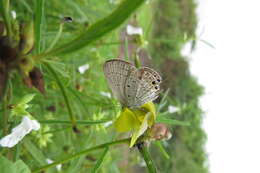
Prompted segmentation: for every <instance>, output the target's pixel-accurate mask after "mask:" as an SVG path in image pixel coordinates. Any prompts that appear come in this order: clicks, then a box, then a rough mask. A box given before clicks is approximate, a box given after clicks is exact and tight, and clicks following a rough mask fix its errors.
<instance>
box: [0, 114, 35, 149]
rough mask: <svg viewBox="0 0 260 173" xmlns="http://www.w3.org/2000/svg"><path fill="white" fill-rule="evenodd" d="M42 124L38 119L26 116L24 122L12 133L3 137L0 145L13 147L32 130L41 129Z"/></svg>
mask: <svg viewBox="0 0 260 173" xmlns="http://www.w3.org/2000/svg"><path fill="white" fill-rule="evenodd" d="M39 129H40V124H39V123H38V121H36V120H31V119H30V118H29V117H28V116H24V117H23V119H22V122H21V123H20V124H19V125H18V126H16V127H15V128H13V129H12V132H11V134H9V135H7V136H5V137H3V138H2V139H1V140H0V146H2V147H9V148H11V147H13V146H15V145H16V144H17V143H18V142H19V141H21V140H22V139H23V137H24V136H25V135H27V134H28V133H30V132H31V131H32V130H39Z"/></svg>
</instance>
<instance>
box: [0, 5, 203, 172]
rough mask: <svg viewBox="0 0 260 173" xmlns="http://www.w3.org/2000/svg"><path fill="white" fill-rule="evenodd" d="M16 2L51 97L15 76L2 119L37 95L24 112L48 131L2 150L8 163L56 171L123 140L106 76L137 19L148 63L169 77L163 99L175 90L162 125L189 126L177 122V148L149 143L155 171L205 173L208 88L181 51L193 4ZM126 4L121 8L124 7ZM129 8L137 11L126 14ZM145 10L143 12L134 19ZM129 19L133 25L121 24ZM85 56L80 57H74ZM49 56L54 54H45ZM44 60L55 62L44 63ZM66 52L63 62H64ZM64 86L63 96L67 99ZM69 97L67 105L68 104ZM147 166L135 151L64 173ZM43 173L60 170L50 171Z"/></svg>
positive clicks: (163, 106)
mask: <svg viewBox="0 0 260 173" xmlns="http://www.w3.org/2000/svg"><path fill="white" fill-rule="evenodd" d="M10 2H11V4H10V9H11V11H15V12H16V16H17V18H16V19H15V20H12V21H13V22H12V26H13V27H15V26H16V27H17V23H18V22H17V21H19V22H20V23H25V24H27V23H30V22H31V21H34V23H35V28H34V29H35V48H34V50H33V51H32V52H31V53H30V54H29V56H28V57H30V58H35V59H34V60H35V61H34V63H35V64H34V65H35V67H37V68H38V69H39V70H40V72H41V74H42V75H43V79H44V86H43V87H44V88H45V92H44V93H41V92H42V91H43V90H42V91H41V92H39V88H38V89H37V87H28V85H27V86H26V85H25V84H24V80H25V76H24V74H23V75H21V71H19V70H17V69H16V70H13V71H11V72H10V74H9V79H10V80H9V81H8V83H7V85H8V92H7V93H6V95H7V98H8V101H7V103H5V104H3V106H5V105H6V104H7V106H8V109H7V110H6V108H7V107H3V106H2V107H1V108H0V114H1V115H4V114H10V113H11V111H12V105H14V106H15V104H17V103H19V102H21V98H24V96H27V95H28V94H34V98H33V100H32V101H31V102H30V107H28V108H27V109H26V111H27V112H29V113H30V114H31V115H32V116H33V117H34V118H35V119H37V120H38V121H39V122H40V123H41V126H42V129H41V131H39V132H35V133H33V134H31V135H28V136H26V137H25V139H24V140H22V141H21V142H20V143H19V144H18V145H17V146H16V147H14V148H12V149H3V148H0V152H1V153H2V154H4V155H7V156H8V158H9V159H10V160H12V161H16V162H15V163H17V162H18V161H19V160H18V159H21V160H23V162H24V163H25V164H26V165H28V167H29V168H30V169H31V170H35V169H37V168H39V167H42V166H44V165H46V164H47V162H48V161H47V160H53V161H59V160H62V159H64V158H67V157H68V156H70V155H72V154H73V153H76V152H79V151H82V150H84V149H86V148H90V147H94V146H96V145H99V144H102V143H106V142H110V141H112V140H114V139H115V138H122V137H125V136H124V135H122V134H118V133H116V132H115V129H114V127H113V126H112V125H111V124H110V122H111V121H114V120H115V118H116V116H117V115H118V113H119V111H120V109H121V108H120V105H119V103H118V102H117V101H116V100H115V99H114V98H111V97H107V96H104V94H102V93H103V92H110V90H109V88H108V86H107V83H106V81H105V78H104V75H103V69H102V67H103V64H104V62H105V61H106V60H108V59H112V58H116V57H118V54H119V53H118V52H119V47H120V45H122V43H121V42H120V37H121V36H120V33H121V31H122V30H125V27H126V24H127V23H128V22H129V21H131V20H132V19H133V18H135V19H136V20H137V23H138V25H139V26H141V27H142V28H143V30H144V38H145V39H147V40H148V42H149V45H148V47H146V48H145V50H146V51H147V52H149V53H150V54H151V57H152V62H153V64H157V69H158V70H159V71H160V72H161V74H162V76H163V79H164V82H163V87H164V89H165V91H166V90H168V89H169V92H168V95H167V94H165V93H164V94H162V97H163V95H165V99H161V100H159V101H158V104H157V109H158V110H159V108H160V111H159V112H158V114H159V116H164V117H165V118H169V119H174V120H179V121H180V122H179V125H181V122H187V123H188V124H190V125H189V126H187V123H186V124H185V123H184V125H183V126H179V125H178V121H175V123H176V122H177V123H176V125H175V126H171V131H172V133H173V137H172V139H171V140H169V141H162V142H159V143H157V145H154V143H153V142H152V143H151V149H150V151H151V154H152V156H154V157H153V158H154V159H155V160H154V161H155V165H156V166H157V167H158V170H159V171H160V172H163V173H167V172H169V173H170V172H171V173H172V172H176V173H177V172H178V173H190V172H194V173H205V172H207V168H206V167H205V162H206V154H205V151H204V149H203V146H204V143H205V138H206V137H205V134H204V132H203V130H202V129H201V121H202V115H203V111H202V110H201V109H200V107H199V103H198V101H199V96H201V95H202V94H203V88H202V87H201V86H200V85H199V84H198V83H197V81H196V79H195V78H194V77H193V76H192V75H191V74H190V72H189V65H188V62H187V60H186V58H185V57H182V55H181V49H182V48H183V46H184V45H185V44H186V43H187V42H188V41H191V40H193V39H194V38H195V35H196V34H195V29H196V25H197V18H196V14H195V9H196V4H195V2H194V0H153V1H152V0H151V1H149V3H148V4H146V3H143V4H142V5H141V3H142V2H141V1H140V2H139V1H138V0H134V1H132V3H130V2H131V1H130V0H128V1H126V0H122V1H120V0H98V1H97V0H74V1H71V0H64V1H57V0H48V1H47V0H39V1H34V0H20V1H10ZM119 2H123V3H122V4H121V5H120V4H119ZM127 3H130V4H131V5H130V6H126V5H127ZM138 6H140V8H139V9H138V10H137V11H136V12H135V13H134V12H133V11H134V10H136V8H137V7H138ZM118 7H120V8H118ZM126 7H128V8H127V9H126V10H124V9H125V8H126ZM118 9H119V10H118ZM116 10H117V11H116ZM111 14H112V15H111ZM119 14H120V15H119ZM130 14H132V15H131V17H130V20H129V21H127V22H124V21H125V19H126V18H127V17H129V15H130ZM133 14H134V15H133ZM151 14H152V15H151ZM68 16H69V17H71V18H72V19H73V21H72V22H71V23H69V22H65V23H64V21H63V18H64V17H68ZM1 20H2V19H1ZM14 21H15V22H14ZM100 21H101V22H100ZM102 21H103V23H102ZM97 22H98V23H97ZM123 22H124V23H123ZM104 24H106V25H107V28H106V25H104ZM100 26H102V27H104V28H102V27H100ZM90 31H91V32H90ZM96 33H102V34H101V35H100V34H96ZM91 34H93V35H91ZM95 34H96V35H95ZM81 38H82V39H83V41H82V40H81ZM84 39H85V40H84ZM54 40H57V44H55V45H54V49H52V48H50V45H52V43H53V41H54ZM77 40H79V42H80V43H79V42H78V43H77ZM89 40H90V41H89ZM85 41H89V42H88V43H86V42H85ZM70 44H71V45H70ZM72 44H73V45H72ZM123 44H124V43H123ZM64 45H65V46H64ZM75 45H76V46H75ZM86 45H87V46H86ZM63 46H64V47H63ZM66 46H67V47H66ZM59 48H61V49H59ZM67 48H69V49H67ZM74 48H75V50H74ZM78 48H81V49H79V50H77V51H76V49H78ZM49 49H50V50H51V51H50V52H53V53H50V54H48V52H49V51H48V50H49ZM56 50H58V51H56ZM46 51H47V54H48V56H44V54H45V53H46ZM72 51H76V52H74V53H73V52H72ZM64 52H65V53H66V54H62V55H59V53H64ZM67 52H68V53H69V54H67ZM39 55H41V56H39ZM46 64H48V65H49V66H50V68H48V66H46ZM85 64H88V65H89V69H87V70H86V71H85V72H84V73H83V74H81V73H79V71H78V67H80V66H82V65H85ZM155 66H156V65H155ZM52 70H53V71H54V73H55V74H56V75H57V77H55V75H54V73H53V72H52ZM57 78H58V80H57ZM59 81H60V84H61V85H62V86H63V89H64V91H65V92H61V87H60V84H59ZM0 82H1V81H0ZM66 97H67V98H68V103H67V102H65V101H64V98H66ZM162 97H161V98H162ZM68 104H69V107H70V108H69V109H71V113H70V112H69V111H68ZM169 105H175V106H177V107H179V108H180V111H179V112H177V113H169V112H168V111H167V107H168V106H169ZM70 114H71V116H74V118H75V119H76V120H77V121H76V122H78V124H77V128H76V129H74V130H73V129H72V127H71V124H70V119H71V118H70V117H69V115H70ZM3 117H4V116H1V117H0V118H1V130H0V132H1V133H0V134H1V136H3V135H2V134H4V133H5V132H4V130H2V129H3V128H4V127H3V122H4V120H3ZM11 120H12V121H11ZM17 123H18V119H9V121H8V124H6V125H5V126H7V127H8V129H9V131H10V129H11V128H12V127H14V126H15V125H16V124H17ZM172 123H173V121H172ZM158 146H159V147H158ZM166 152H167V153H166ZM167 154H168V155H167ZM155 156H156V157H155ZM168 157H169V158H168ZM24 163H23V164H24ZM143 163H144V161H143V159H142V158H141V157H140V155H139V154H138V153H137V150H136V149H135V148H131V149H129V147H128V146H127V145H125V146H121V145H119V146H116V147H112V146H111V147H109V148H108V147H106V148H104V149H103V150H99V151H94V152H91V153H87V154H86V155H81V156H79V157H77V158H74V159H72V160H70V161H68V162H66V163H64V164H62V172H67V173H74V172H75V173H78V172H90V171H92V172H104V173H110V172H111V173H119V172H127V173H131V172H144V169H145V168H144V167H143V166H144V165H143ZM26 165H25V166H26ZM22 166H23V165H22ZM26 169H27V168H26ZM46 172H47V173H52V172H58V170H57V169H56V168H55V167H52V168H50V169H47V170H46Z"/></svg>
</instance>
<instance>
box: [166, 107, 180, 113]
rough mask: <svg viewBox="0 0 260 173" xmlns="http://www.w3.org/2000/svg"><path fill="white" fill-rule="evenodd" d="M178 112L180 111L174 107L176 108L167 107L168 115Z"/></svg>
mask: <svg viewBox="0 0 260 173" xmlns="http://www.w3.org/2000/svg"><path fill="white" fill-rule="evenodd" d="M179 110H180V108H178V107H176V106H172V105H170V106H169V107H168V112H169V113H175V112H178V111H179Z"/></svg>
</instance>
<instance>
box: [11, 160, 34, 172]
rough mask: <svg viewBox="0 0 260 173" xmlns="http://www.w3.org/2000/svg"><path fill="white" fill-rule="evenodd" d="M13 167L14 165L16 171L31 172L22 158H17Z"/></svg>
mask: <svg viewBox="0 0 260 173" xmlns="http://www.w3.org/2000/svg"><path fill="white" fill-rule="evenodd" d="M14 167H15V172H16V173H30V172H31V170H30V169H29V167H28V166H27V165H26V164H25V163H24V162H23V161H22V160H18V161H17V162H15V163H14Z"/></svg>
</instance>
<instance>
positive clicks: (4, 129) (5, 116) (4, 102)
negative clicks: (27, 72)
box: [2, 72, 9, 135]
mask: <svg viewBox="0 0 260 173" xmlns="http://www.w3.org/2000/svg"><path fill="white" fill-rule="evenodd" d="M6 73H7V74H6V79H5V81H4V88H3V97H2V98H3V100H2V104H3V134H4V135H6V134H7V133H8V127H7V124H8V114H7V105H8V99H7V93H8V79H9V75H8V72H6Z"/></svg>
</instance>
